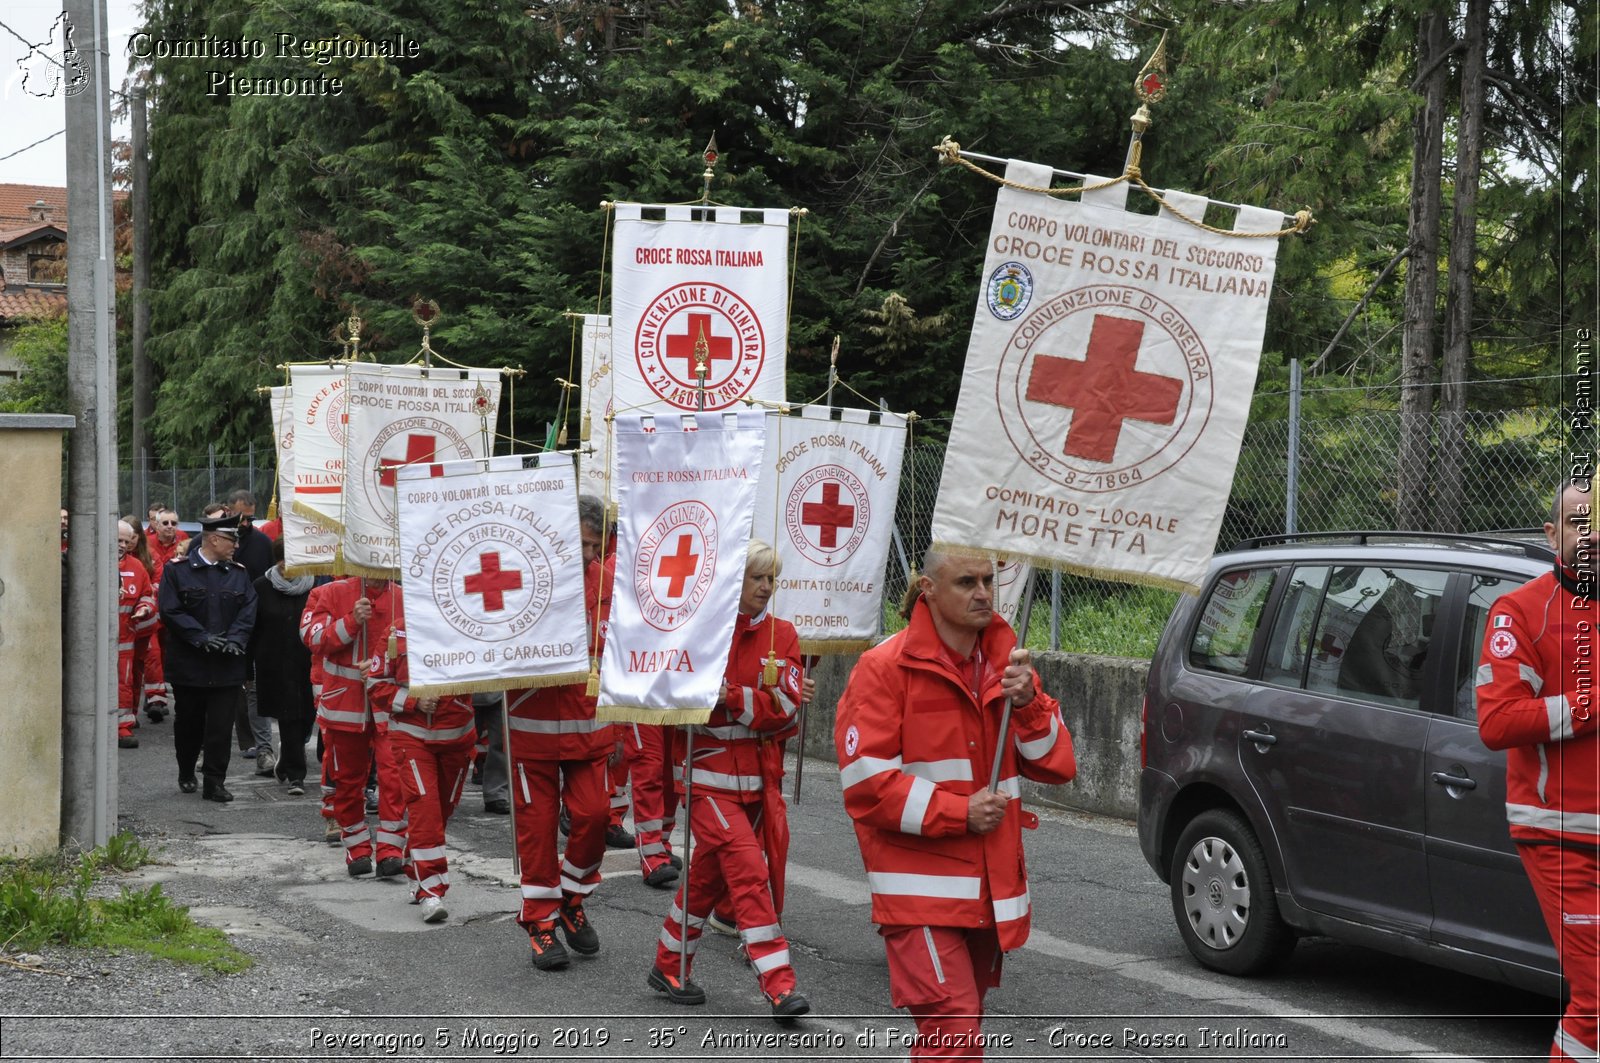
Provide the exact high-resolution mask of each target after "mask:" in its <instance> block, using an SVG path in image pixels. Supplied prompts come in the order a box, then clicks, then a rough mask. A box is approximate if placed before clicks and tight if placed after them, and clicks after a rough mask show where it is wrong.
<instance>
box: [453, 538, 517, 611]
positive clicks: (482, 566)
mask: <svg viewBox="0 0 1600 1063" xmlns="http://www.w3.org/2000/svg"><path fill="white" fill-rule="evenodd" d="M462 582H463V583H464V584H465V585H466V590H467V593H468V594H481V595H482V596H483V611H484V612H486V613H498V612H500V611H501V610H502V609H504V608H505V607H506V598H505V592H506V591H520V590H521V589H522V573H521V572H519V571H518V570H516V569H514V568H508V569H501V567H500V551H498V550H489V551H486V552H484V553H481V554H479V555H478V571H477V572H475V573H473V574H472V575H470V576H468V577H466V579H464V580H463V581H462Z"/></svg>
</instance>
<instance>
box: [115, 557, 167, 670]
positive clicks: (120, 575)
mask: <svg viewBox="0 0 1600 1063" xmlns="http://www.w3.org/2000/svg"><path fill="white" fill-rule="evenodd" d="M117 584H118V586H117V652H118V653H132V652H133V644H134V641H135V640H136V639H138V638H139V637H140V636H141V635H148V634H149V633H150V632H151V630H153V629H154V628H155V626H156V620H157V619H158V616H157V614H156V596H155V591H153V590H152V589H151V587H150V574H149V573H148V572H146V571H145V570H144V563H143V562H142V561H140V560H139V559H138V558H137V557H135V556H133V555H132V554H129V555H128V556H127V557H124V558H123V559H122V560H120V561H118V562H117ZM141 606H142V607H143V608H144V610H145V612H146V614H147V615H146V616H144V617H142V618H140V619H138V620H135V619H134V618H133V614H134V613H136V612H138V611H139V609H140V607H141Z"/></svg>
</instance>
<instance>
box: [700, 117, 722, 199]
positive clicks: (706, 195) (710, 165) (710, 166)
mask: <svg viewBox="0 0 1600 1063" xmlns="http://www.w3.org/2000/svg"><path fill="white" fill-rule="evenodd" d="M701 157H702V158H704V159H705V160H706V172H705V173H703V174H701V175H700V177H701V179H702V180H704V181H705V186H704V187H703V188H702V189H701V190H700V203H701V205H702V206H704V205H707V204H709V203H710V202H711V179H712V178H713V177H715V176H716V168H717V158H718V156H717V135H716V134H715V133H712V134H711V139H710V140H708V141H706V150H705V151H704V152H702V153H701Z"/></svg>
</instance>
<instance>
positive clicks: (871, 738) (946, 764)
mask: <svg viewBox="0 0 1600 1063" xmlns="http://www.w3.org/2000/svg"><path fill="white" fill-rule="evenodd" d="M914 592H915V593H916V594H917V597H915V598H914V599H913V600H912V603H911V606H910V610H909V613H910V615H909V617H908V619H909V620H910V624H909V626H907V627H906V629H905V630H903V631H901V632H899V633H898V634H896V635H894V636H893V637H892V638H889V639H886V640H885V641H883V642H881V643H879V644H878V645H877V646H876V647H874V648H873V649H871V650H868V651H867V652H866V653H865V654H863V655H862V657H861V660H860V662H859V663H858V664H857V665H856V667H855V671H854V672H852V673H851V675H850V681H849V683H848V684H847V685H846V687H845V692H844V695H843V697H842V698H841V699H840V701H839V709H838V716H837V719H836V720H835V723H834V742H835V744H836V746H837V747H838V754H839V767H840V776H839V777H840V783H841V785H842V786H843V787H844V805H845V811H847V812H848V813H849V814H850V818H851V819H853V820H855V827H856V839H857V841H858V842H859V843H860V845H861V860H862V863H864V864H865V865H866V870H867V884H868V886H869V887H870V888H871V890H872V921H873V922H875V923H877V924H878V933H879V934H880V935H881V936H882V937H883V942H884V947H885V948H886V949H887V951H888V955H889V1000H890V1003H891V1004H893V1005H894V1006H895V1007H897V1008H907V1009H909V1010H910V1012H911V1014H912V1017H913V1018H915V1020H916V1023H917V1043H916V1045H915V1046H914V1047H913V1049H912V1053H911V1058H912V1059H939V1058H961V1059H981V1058H982V1056H983V1049H982V1040H981V1038H980V1037H979V1033H980V1025H981V1023H982V1016H983V997H984V993H985V992H986V991H988V990H989V989H992V988H994V987H995V986H997V985H999V984H1000V960H1001V955H1002V953H1005V952H1010V951H1011V950H1013V949H1017V948H1021V947H1022V944H1023V942H1025V941H1026V940H1027V939H1028V929H1029V923H1030V918H1031V916H1030V909H1029V903H1028V878H1027V871H1026V869H1025V866H1024V863H1023V855H1022V828H1023V826H1024V825H1027V826H1030V827H1031V826H1033V825H1034V824H1036V823H1037V819H1036V818H1035V817H1033V815H1032V813H1029V812H1025V811H1024V810H1023V808H1022V802H1021V779H1022V778H1028V779H1034V780H1036V781H1038V782H1045V783H1064V782H1068V781H1070V780H1071V779H1072V777H1073V775H1074V774H1075V773H1076V770H1077V763H1076V761H1075V759H1074V757H1073V754H1072V736H1071V735H1070V734H1069V733H1068V732H1067V727H1066V724H1064V723H1063V722H1062V720H1061V707H1060V705H1059V704H1057V702H1056V700H1055V699H1054V698H1052V697H1050V695H1048V694H1046V693H1044V691H1042V690H1040V689H1039V686H1038V681H1037V677H1036V676H1035V675H1034V672H1033V668H1032V666H1031V663H1030V658H1029V654H1028V651H1027V650H1025V649H1022V648H1019V647H1018V646H1017V638H1016V634H1015V633H1014V632H1013V631H1012V630H1011V626H1010V625H1009V624H1007V623H1006V622H1005V621H1004V620H1002V619H1001V618H1000V617H999V616H998V615H997V614H996V613H995V612H994V565H993V563H992V562H990V561H989V560H987V559H982V558H969V557H957V556H951V555H945V554H940V553H937V552H935V551H932V550H930V551H929V552H928V556H927V557H926V558H925V559H924V562H923V568H922V575H921V577H920V578H919V579H918V581H917V584H916V586H915V587H914ZM1007 698H1010V699H1011V705H1012V714H1011V720H1010V726H1009V727H1008V729H1007V734H1006V736H1005V737H1006V740H1005V742H1004V744H1003V745H1001V743H1000V741H999V739H1000V718H1001V715H1002V712H1003V709H1004V705H1005V702H1006V699H1007ZM997 748H999V750H1000V781H999V783H998V785H997V787H996V788H995V789H993V790H991V789H989V778H990V774H991V769H992V765H993V758H994V756H995V751H996V749H997Z"/></svg>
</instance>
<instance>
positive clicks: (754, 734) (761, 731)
mask: <svg viewBox="0 0 1600 1063" xmlns="http://www.w3.org/2000/svg"><path fill="white" fill-rule="evenodd" d="M769 650H770V651H772V652H773V653H774V654H776V656H777V670H778V675H777V680H778V681H777V683H776V684H774V685H772V686H767V685H765V684H764V682H763V680H764V678H765V676H764V675H763V674H762V673H763V672H764V670H765V668H766V663H767V652H768V651H769ZM804 667H805V666H804V663H803V662H802V660H801V657H800V636H799V635H798V634H796V633H795V630H794V625H793V624H791V623H789V621H787V620H779V619H778V618H777V617H775V616H773V615H772V614H771V612H770V611H763V612H762V613H761V615H760V616H753V617H752V616H745V615H744V614H743V613H741V614H739V616H738V618H737V619H735V620H734V627H733V645H732V647H731V648H730V649H729V651H728V667H727V669H726V670H725V671H724V672H723V682H725V683H726V684H727V685H728V696H727V698H726V699H725V700H724V701H723V702H722V703H721V704H719V705H718V706H717V707H716V708H714V709H712V710H711V718H710V719H708V720H707V721H706V722H705V723H703V724H698V725H696V726H694V727H693V728H691V730H692V731H693V732H694V750H693V754H694V755H693V758H692V759H693V764H692V768H693V771H692V781H693V783H694V789H695V791H696V792H701V793H704V792H708V791H709V792H714V793H719V794H725V795H728V796H731V797H735V798H737V799H738V800H740V801H746V802H750V801H760V800H761V797H762V793H763V792H764V791H765V790H766V789H767V788H768V787H773V786H777V785H778V784H779V778H778V776H781V774H782V764H781V762H779V763H778V765H777V772H776V774H774V772H773V765H772V763H771V762H772V759H773V758H770V757H767V756H764V755H763V748H764V747H771V745H772V743H773V741H774V740H775V739H778V738H782V737H784V736H786V735H787V734H789V733H790V732H791V731H792V730H793V729H794V727H795V725H796V724H797V722H798V718H797V716H796V713H797V711H798V709H799V706H800V683H801V680H802V679H804V677H805V672H804ZM678 752H679V754H680V755H681V754H682V744H681V743H680V745H679V750H678ZM764 762H765V767H766V773H765V774H764V773H763V765H764ZM768 775H771V776H772V777H770V778H769V777H768ZM677 788H678V792H679V793H682V792H683V791H684V784H683V777H682V775H681V774H680V775H679V776H678V779H677Z"/></svg>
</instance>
